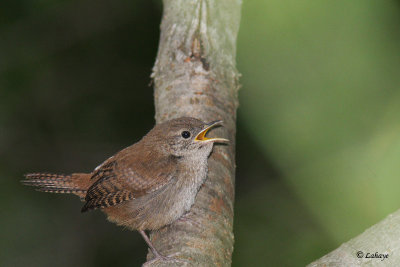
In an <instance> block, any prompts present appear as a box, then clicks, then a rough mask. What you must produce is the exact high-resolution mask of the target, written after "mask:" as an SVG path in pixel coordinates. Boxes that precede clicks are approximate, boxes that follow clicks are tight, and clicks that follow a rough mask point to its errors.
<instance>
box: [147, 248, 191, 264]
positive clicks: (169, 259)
mask: <svg viewBox="0 0 400 267" xmlns="http://www.w3.org/2000/svg"><path fill="white" fill-rule="evenodd" d="M178 254H180V253H179V252H176V253H173V254H170V255H168V256H163V255H161V254H159V253H156V254H155V258H154V259H151V260H149V261H146V262H145V263H143V265H142V266H143V267H146V266H151V265H152V264H156V263H161V264H168V265H171V264H176V263H182V264H183V263H188V261H186V260H184V259H179V258H176V257H175V256H177V255H178ZM168 265H167V266H168Z"/></svg>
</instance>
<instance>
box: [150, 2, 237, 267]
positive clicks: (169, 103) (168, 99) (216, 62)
mask: <svg viewBox="0 0 400 267" xmlns="http://www.w3.org/2000/svg"><path fill="white" fill-rule="evenodd" d="M240 8H241V0H191V1H188V0H164V14H163V18H162V23H161V38H160V44H159V50H158V55H157V59H156V62H155V66H154V69H153V74H152V78H153V79H154V85H155V90H154V98H155V108H156V121H157V123H160V122H162V121H165V120H168V119H172V118H176V117H182V116H191V117H196V118H199V119H201V120H203V121H206V122H208V121H213V120H218V119H222V120H223V121H224V127H221V128H217V129H215V130H213V131H212V132H211V133H210V135H212V136H216V135H218V136H219V137H225V138H228V139H229V140H230V143H229V144H228V145H214V150H213V153H212V155H211V157H210V159H209V173H208V178H207V180H206V182H205V184H204V185H203V186H202V188H201V189H200V191H199V193H198V195H197V197H196V202H195V204H194V205H193V207H192V209H191V211H190V213H189V214H188V215H186V216H185V217H184V219H180V220H178V221H176V222H174V223H173V224H172V225H170V226H167V227H164V228H162V229H160V230H158V231H154V232H152V233H151V235H150V237H151V240H152V242H153V244H154V245H155V247H156V248H157V250H158V251H159V252H160V253H161V254H163V255H171V254H174V253H177V254H176V255H175V256H174V257H175V258H177V259H179V261H177V262H175V265H198V266H229V265H230V264H231V256H232V251H233V242H234V240H233V239H234V238H233V231H232V229H233V202H234V184H235V183H234V177H235V156H234V155H235V132H236V109H237V105H238V99H237V91H238V88H239V83H238V77H239V74H238V71H237V70H236V66H235V65H236V59H235V57H236V37H237V33H238V29H239V21H240ZM152 258H153V255H152V253H151V252H149V254H148V256H147V259H148V260H150V259H152ZM150 265H151V266H162V265H165V266H170V265H171V263H170V262H168V263H162V262H159V261H158V262H153V263H151V264H150Z"/></svg>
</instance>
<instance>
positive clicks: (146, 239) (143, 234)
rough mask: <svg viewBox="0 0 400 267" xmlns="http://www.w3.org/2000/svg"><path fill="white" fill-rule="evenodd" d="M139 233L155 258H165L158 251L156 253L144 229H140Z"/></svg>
mask: <svg viewBox="0 0 400 267" xmlns="http://www.w3.org/2000/svg"><path fill="white" fill-rule="evenodd" d="M139 233H140V234H141V235H142V236H143V239H144V241H146V243H147V245H148V246H149V247H150V249H151V251H152V252H153V254H154V256H156V258H165V257H164V256H162V255H161V254H160V253H158V251H157V249H156V248H155V247H154V246H153V243H151V241H150V238H149V237H148V236H147V235H146V233H145V232H144V230H140V231H139Z"/></svg>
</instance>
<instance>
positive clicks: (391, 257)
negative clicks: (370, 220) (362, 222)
mask: <svg viewBox="0 0 400 267" xmlns="http://www.w3.org/2000/svg"><path fill="white" fill-rule="evenodd" d="M399 225H400V210H398V211H396V212H395V213H393V214H391V215H389V216H388V217H386V218H385V219H384V220H383V221H381V222H379V223H377V224H375V225H374V226H372V227H371V228H369V229H367V230H366V231H365V232H364V233H362V234H361V235H359V236H357V237H355V238H353V239H351V240H350V241H348V242H347V243H344V244H342V245H341V246H340V247H338V248H337V249H335V250H334V251H332V252H331V253H329V254H327V255H325V256H323V257H322V258H320V259H319V260H316V261H314V262H312V263H310V264H309V265H308V266H309V267H316V266H364V265H366V266H372V265H373V266H375V265H382V266H397V265H398V264H399V262H400V253H399V251H400V241H399V240H400V227H399ZM367 253H369V255H367ZM375 253H376V254H375ZM385 255H386V256H385ZM377 256H378V257H377Z"/></svg>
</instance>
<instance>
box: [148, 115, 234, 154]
mask: <svg viewBox="0 0 400 267" xmlns="http://www.w3.org/2000/svg"><path fill="white" fill-rule="evenodd" d="M221 122H222V121H213V122H210V123H204V122H202V121H201V120H198V119H195V118H190V117H181V118H177V119H173V120H169V121H166V122H164V123H161V124H158V125H156V126H155V127H154V128H153V129H152V130H151V131H150V132H149V133H148V134H147V135H146V137H145V138H146V139H150V140H153V141H156V143H158V144H161V146H162V149H163V150H164V151H165V152H167V153H169V154H171V155H174V156H177V157H186V156H200V155H199V154H203V155H205V156H208V155H209V154H210V152H211V150H212V147H213V144H214V143H215V142H227V141H228V140H227V139H224V138H207V137H206V134H207V132H208V131H209V130H210V129H211V128H213V127H214V126H219V125H221Z"/></svg>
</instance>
